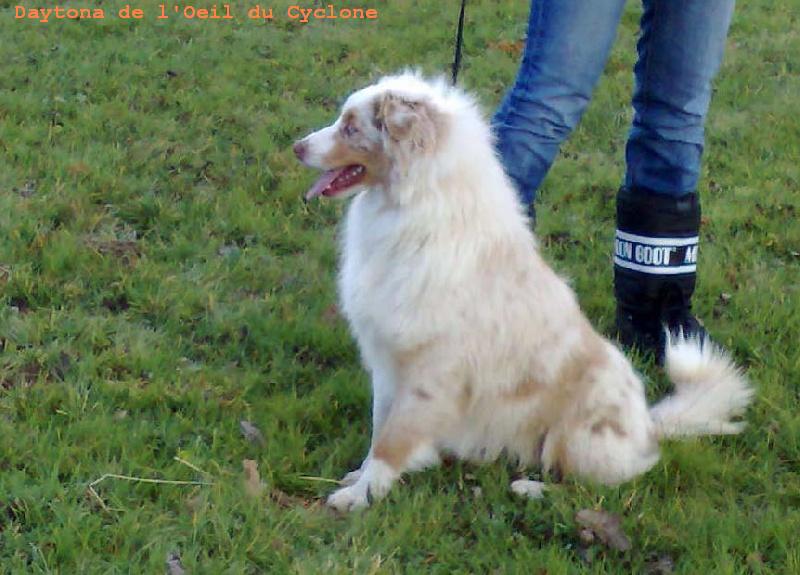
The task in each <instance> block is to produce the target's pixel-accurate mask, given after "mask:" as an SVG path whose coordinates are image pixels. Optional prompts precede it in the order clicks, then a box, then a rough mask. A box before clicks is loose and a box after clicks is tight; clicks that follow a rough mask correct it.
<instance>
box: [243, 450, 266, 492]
mask: <svg viewBox="0 0 800 575" xmlns="http://www.w3.org/2000/svg"><path fill="white" fill-rule="evenodd" d="M242 469H244V490H245V491H246V492H247V493H248V495H252V496H253V497H258V496H260V495H261V494H262V493H263V492H264V488H265V487H266V485H264V482H263V481H261V475H259V473H258V462H256V461H255V460H253V459H244V460H242Z"/></svg>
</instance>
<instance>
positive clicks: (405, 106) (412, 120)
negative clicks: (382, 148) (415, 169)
mask: <svg viewBox="0 0 800 575" xmlns="http://www.w3.org/2000/svg"><path fill="white" fill-rule="evenodd" d="M373 113H374V116H373V118H374V120H373V122H374V125H375V127H376V128H377V129H378V130H380V131H381V132H383V133H385V134H386V135H387V136H388V137H389V138H390V139H391V140H392V141H394V142H404V143H408V144H409V145H411V146H412V147H414V148H419V149H422V150H427V149H430V148H432V147H433V145H434V144H435V143H436V130H437V124H438V118H437V114H436V111H435V110H434V109H433V106H431V104H430V103H429V102H427V101H426V100H423V99H417V100H413V99H410V98H407V97H403V96H399V95H397V94H393V93H391V92H389V93H386V94H382V95H381V96H379V97H378V99H377V100H376V101H375V104H374V111H373Z"/></svg>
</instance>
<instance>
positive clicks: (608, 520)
mask: <svg viewBox="0 0 800 575" xmlns="http://www.w3.org/2000/svg"><path fill="white" fill-rule="evenodd" d="M575 521H577V522H578V525H580V526H581V527H582V528H583V530H589V531H591V532H592V533H594V534H595V535H596V536H597V538H598V539H600V541H602V542H603V543H605V544H606V545H607V546H608V547H611V548H612V549H616V550H618V551H628V550H629V549H630V548H631V540H630V539H628V536H627V535H625V532H624V531H623V530H622V522H621V520H620V518H619V516H618V515H614V514H612V513H608V512H607V511H603V510H602V509H601V510H599V511H596V510H594V509H581V510H580V511H578V512H577V513H576V514H575ZM585 536H586V535H585V534H584V535H583V537H585ZM583 537H582V539H583Z"/></svg>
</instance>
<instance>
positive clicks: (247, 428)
mask: <svg viewBox="0 0 800 575" xmlns="http://www.w3.org/2000/svg"><path fill="white" fill-rule="evenodd" d="M239 429H240V430H241V432H242V435H244V438H245V439H246V440H247V441H249V442H250V443H257V444H258V445H263V444H264V434H263V433H261V430H260V429H259V428H257V427H256V426H255V425H253V424H252V423H250V422H249V421H247V420H246V419H243V420H241V421H240V422H239Z"/></svg>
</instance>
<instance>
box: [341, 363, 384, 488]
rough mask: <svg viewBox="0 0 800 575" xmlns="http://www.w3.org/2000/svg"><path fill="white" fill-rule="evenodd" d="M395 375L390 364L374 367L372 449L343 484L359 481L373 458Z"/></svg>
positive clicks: (343, 480) (344, 478) (342, 481)
mask: <svg viewBox="0 0 800 575" xmlns="http://www.w3.org/2000/svg"><path fill="white" fill-rule="evenodd" d="M394 389H395V383H394V377H393V372H392V370H391V369H390V368H389V366H383V365H376V366H374V367H373V368H372V440H371V441H370V449H369V453H368V454H367V457H366V458H365V459H364V462H363V463H362V464H361V467H359V468H358V469H355V470H353V471H351V472H350V473H348V474H347V475H345V476H344V477H343V478H342V480H341V481H340V483H341V484H342V485H353V484H354V483H355V482H356V481H358V479H359V477H361V474H362V473H364V469H365V468H366V466H367V463H369V460H370V459H371V458H372V448H373V447H374V446H375V444H376V443H377V441H378V436H379V434H380V432H381V430H382V429H383V425H384V423H385V422H386V418H387V417H388V416H389V410H390V409H391V407H392V400H393V399H394Z"/></svg>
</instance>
